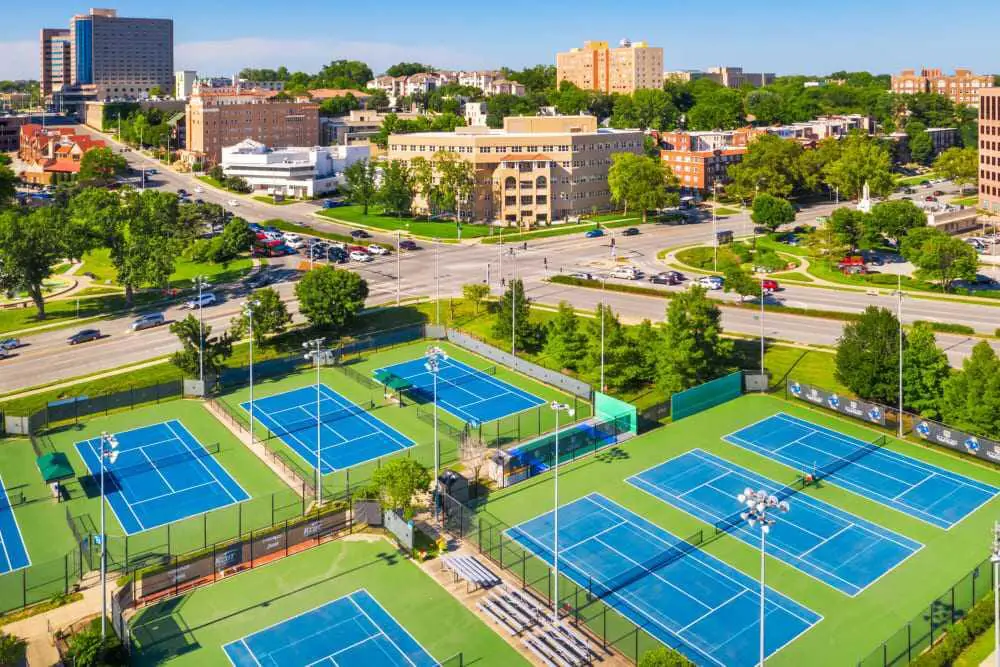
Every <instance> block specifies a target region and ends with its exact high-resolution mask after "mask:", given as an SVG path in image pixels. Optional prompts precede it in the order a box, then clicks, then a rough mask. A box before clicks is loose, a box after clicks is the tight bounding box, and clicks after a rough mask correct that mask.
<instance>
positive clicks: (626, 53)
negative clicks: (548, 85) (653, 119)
mask: <svg viewBox="0 0 1000 667" xmlns="http://www.w3.org/2000/svg"><path fill="white" fill-rule="evenodd" d="M562 81H569V82H570V83H572V84H574V85H576V86H577V87H578V88H581V89H583V90H598V91H601V92H603V93H608V94H610V93H620V94H623V95H631V94H632V93H634V92H635V91H637V90H640V89H644V88H662V87H663V49H662V48H660V47H654V46H649V45H648V44H647V43H646V42H630V41H629V40H627V39H623V40H622V41H621V42H620V43H619V45H618V46H617V47H609V46H608V43H607V42H584V44H583V48H573V49H570V50H569V51H563V52H561V53H557V54H556V83H557V84H558V83H559V82H562Z"/></svg>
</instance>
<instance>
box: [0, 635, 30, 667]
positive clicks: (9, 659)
mask: <svg viewBox="0 0 1000 667" xmlns="http://www.w3.org/2000/svg"><path fill="white" fill-rule="evenodd" d="M27 647H28V643H27V642H26V641H24V640H23V639H21V638H20V637H18V636H17V635H11V634H7V633H6V632H3V631H2V630H0V666H2V667H14V666H15V665H20V664H22V660H23V659H24V652H25V649H26V648H27Z"/></svg>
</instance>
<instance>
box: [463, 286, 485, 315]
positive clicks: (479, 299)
mask: <svg viewBox="0 0 1000 667" xmlns="http://www.w3.org/2000/svg"><path fill="white" fill-rule="evenodd" d="M489 295H490V286H489V285H487V284H486V283H469V284H467V285H462V298H464V299H465V300H466V301H469V302H470V303H472V305H473V306H475V308H476V314H477V315H478V314H479V307H480V306H481V305H482V303H483V301H485V300H486V297H488V296H489Z"/></svg>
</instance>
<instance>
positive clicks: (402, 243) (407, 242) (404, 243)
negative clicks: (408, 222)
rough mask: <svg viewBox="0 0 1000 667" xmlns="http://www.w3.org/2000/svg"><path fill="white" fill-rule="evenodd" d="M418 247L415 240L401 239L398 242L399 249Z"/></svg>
mask: <svg viewBox="0 0 1000 667" xmlns="http://www.w3.org/2000/svg"><path fill="white" fill-rule="evenodd" d="M418 247H419V246H417V242H416V241H411V240H410V239H403V240H402V241H400V242H399V249H400V250H416V249H417V248H418Z"/></svg>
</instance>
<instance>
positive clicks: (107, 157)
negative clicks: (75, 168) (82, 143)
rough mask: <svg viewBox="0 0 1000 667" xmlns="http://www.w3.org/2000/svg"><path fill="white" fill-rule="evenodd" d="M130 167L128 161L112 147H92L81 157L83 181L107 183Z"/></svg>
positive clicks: (96, 183) (81, 176) (81, 178)
mask: <svg viewBox="0 0 1000 667" xmlns="http://www.w3.org/2000/svg"><path fill="white" fill-rule="evenodd" d="M127 169H128V163H127V162H126V161H125V158H124V157H123V156H121V155H118V154H116V153H115V152H114V151H113V150H111V149H110V148H91V149H90V150H89V151H87V152H86V153H84V154H83V157H82V158H80V174H79V179H80V181H82V182H83V183H93V184H95V185H107V184H109V183H111V182H113V181H114V179H115V177H116V176H121V175H122V174H124V173H125V172H126V170H127Z"/></svg>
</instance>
